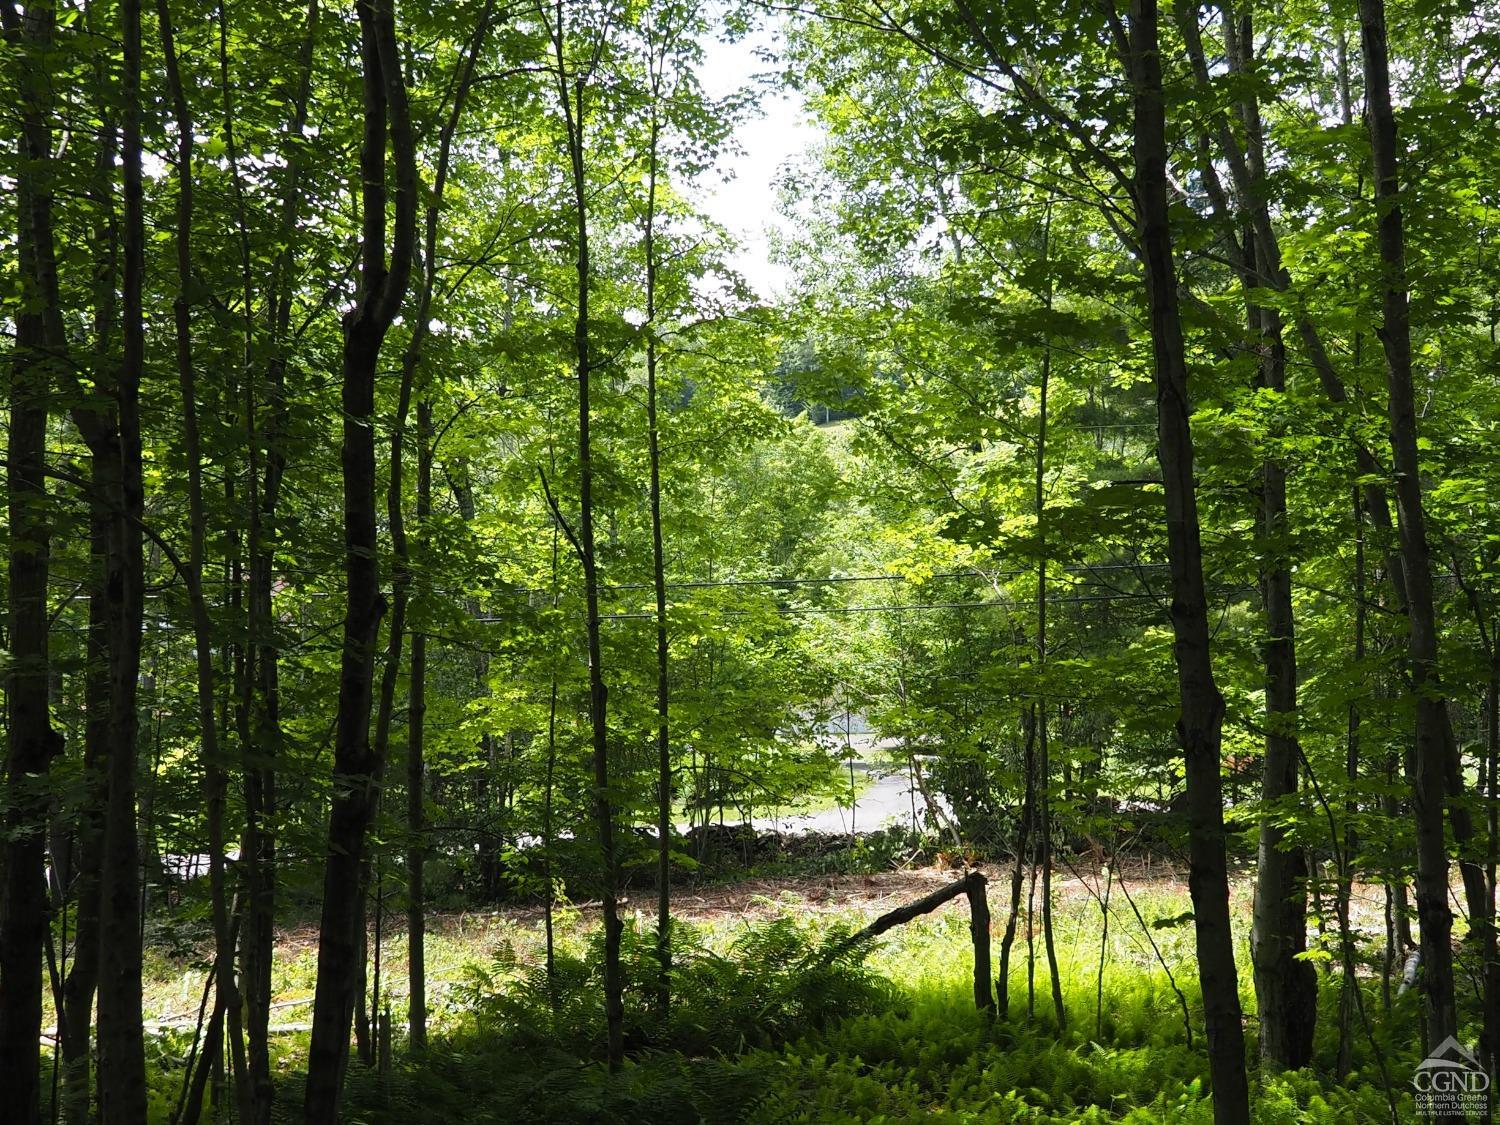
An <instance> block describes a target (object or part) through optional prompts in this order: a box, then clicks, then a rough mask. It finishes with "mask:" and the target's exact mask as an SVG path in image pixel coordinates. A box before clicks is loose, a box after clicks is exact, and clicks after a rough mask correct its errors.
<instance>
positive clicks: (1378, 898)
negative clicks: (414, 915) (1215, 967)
mask: <svg viewBox="0 0 1500 1125" xmlns="http://www.w3.org/2000/svg"><path fill="white" fill-rule="evenodd" d="M1069 868H1071V870H1069ZM985 870H986V873H987V875H988V876H989V881H990V884H989V896H990V910H991V914H992V918H993V927H994V929H995V931H996V942H997V943H998V940H999V934H1000V932H1001V931H1002V930H1003V928H1004V924H1005V918H1006V912H1007V909H1008V904H1009V893H1010V879H1011V872H1010V869H1009V866H1008V865H1007V866H1003V867H1002V866H997V865H989V866H988V867H987V868H986V869H985ZM1085 871H1086V872H1087V874H1084V872H1085ZM958 875H959V869H958V868H957V867H956V866H954V865H950V864H933V865H927V866H916V867H908V868H905V869H902V870H893V871H881V872H874V873H868V874H841V873H832V874H753V873H752V874H750V875H747V876H745V877H742V878H733V879H727V880H724V881H717V882H699V883H686V884H682V885H674V886H673V889H672V912H673V916H674V917H675V918H676V919H678V920H679V921H682V922H685V923H688V924H690V925H692V926H695V927H698V928H700V929H702V930H703V931H704V932H705V933H706V934H707V935H708V937H709V941H710V944H712V945H724V944H728V943H729V942H731V941H732V940H733V938H734V936H735V934H736V933H737V932H738V931H740V930H742V929H744V928H745V927H748V926H750V925H753V924H754V923H756V922H762V921H765V920H767V919H771V918H775V917H778V916H784V915H788V914H790V915H794V916H796V917H798V918H800V919H804V920H810V921H813V922H815V923H817V924H818V925H820V926H826V925H829V924H835V923H843V924H846V925H850V926H860V925H864V924H865V923H867V922H869V921H870V920H872V919H874V918H876V917H878V916H879V915H880V914H883V913H885V912H886V911H889V910H892V909H894V908H895V907H897V906H900V905H902V904H904V903H907V902H910V901H913V900H915V899H918V898H921V897H922V896H923V895H926V894H928V893H929V892H931V891H933V890H935V889H937V888H938V887H940V886H942V885H944V884H946V883H950V882H952V881H953V880H954V879H956V878H957V877H958ZM1106 884H1108V886H1106ZM1122 886H1123V887H1124V888H1125V889H1126V891H1128V895H1127V894H1126V893H1122V890H1121V888H1122ZM1027 889H1028V888H1027V887H1026V886H1024V885H1023V888H1022V911H1023V914H1024V912H1025V901H1026V895H1027ZM1106 892H1107V893H1108V895H1109V913H1110V925H1111V926H1112V927H1115V928H1116V937H1117V939H1120V940H1125V941H1127V942H1129V943H1130V944H1131V946H1132V948H1134V949H1135V950H1136V952H1137V953H1138V954H1149V955H1150V956H1151V958H1152V959H1153V960H1155V959H1156V957H1155V954H1154V953H1153V952H1152V950H1151V947H1150V943H1149V940H1148V939H1150V938H1154V940H1155V943H1156V945H1157V946H1159V947H1161V950H1162V955H1163V956H1167V957H1168V959H1169V961H1171V960H1172V958H1173V956H1174V955H1178V954H1182V955H1185V954H1186V950H1185V949H1180V948H1179V946H1180V945H1181V942H1180V939H1181V938H1182V937H1185V936H1187V935H1188V934H1189V933H1190V931H1191V927H1190V926H1187V925H1182V924H1180V923H1179V924H1177V925H1174V926H1162V925H1160V924H1161V923H1162V922H1163V921H1164V920H1171V919H1180V918H1181V916H1182V914H1183V913H1184V912H1185V911H1187V910H1188V909H1189V907H1190V901H1189V898H1188V885H1187V873H1186V871H1185V870H1182V869H1179V868H1177V867H1176V866H1174V865H1173V864H1172V863H1171V862H1168V861H1164V860H1162V859H1161V858H1160V857H1151V856H1141V857H1131V858H1128V859H1127V858H1125V857H1121V858H1120V861H1119V862H1118V863H1117V867H1116V871H1115V874H1114V876H1113V877H1112V878H1111V879H1108V880H1107V879H1106V878H1105V875H1104V873H1103V871H1102V869H1101V868H1100V867H1099V866H1098V863H1097V862H1096V861H1094V860H1091V859H1090V858H1089V857H1086V856H1072V857H1060V863H1059V869H1058V871H1057V872H1056V873H1055V874H1054V877H1053V901H1054V904H1055V905H1054V914H1055V917H1056V919H1057V922H1056V926H1057V932H1058V940H1059V943H1060V946H1061V947H1064V948H1065V949H1066V950H1069V951H1071V952H1072V954H1073V955H1075V956H1077V957H1081V956H1083V955H1084V954H1085V953H1087V952H1088V950H1086V949H1084V948H1083V946H1084V945H1086V944H1088V941H1087V940H1086V939H1088V938H1089V937H1090V935H1094V936H1095V940H1094V941H1093V944H1094V945H1097V938H1096V935H1097V934H1098V933H1099V931H1100V930H1101V929H1102V927H1101V921H1102V918H1103V912H1102V910H1101V899H1102V898H1103V897H1104V896H1105V894H1106ZM1252 895H1253V884H1252V883H1251V882H1250V880H1249V878H1248V877H1240V878H1237V879H1235V881H1234V882H1233V884H1232V891H1231V897H1232V900H1233V901H1232V906H1233V908H1234V911H1235V914H1236V916H1237V917H1238V918H1240V919H1244V920H1248V917H1249V910H1250V904H1251V898H1252ZM1132 903H1133V904H1134V906H1133V907H1132ZM623 907H624V912H625V914H626V917H627V918H630V917H634V918H635V919H636V921H637V923H638V924H639V925H640V926H641V927H642V928H647V927H649V926H650V925H652V924H653V923H652V919H654V917H655V909H656V900H655V892H654V890H652V889H651V888H649V887H648V888H644V889H641V890H637V891H635V892H631V891H627V893H626V896H625V900H624V903H623ZM598 909H599V904H598V902H597V901H593V902H589V901H581V902H571V903H566V904H562V905H560V906H559V907H558V908H557V910H556V913H555V921H556V925H557V932H558V933H559V934H560V935H567V936H570V937H573V938H577V937H579V936H581V935H582V934H585V933H588V932H591V931H592V930H593V929H594V928H595V926H596V923H597V917H598V914H597V912H598ZM1038 911H1039V908H1038ZM1136 911H1139V912H1140V918H1139V919H1137V918H1136V917H1135V914H1136ZM1383 911H1384V901H1383V892H1382V889H1381V888H1380V887H1379V886H1375V885H1370V886H1365V885H1359V886H1356V888H1355V890H1354V895H1353V900H1352V909H1351V915H1352V921H1353V924H1354V926H1355V928H1356V929H1358V930H1361V931H1363V932H1364V934H1365V935H1366V936H1367V937H1373V936H1374V935H1379V934H1382V933H1383V932H1384V928H1385V924H1384V920H1383ZM1332 914H1333V911H1332V906H1331V904H1329V909H1328V910H1327V911H1326V917H1325V921H1328V922H1329V923H1330V924H1331V916H1332ZM947 915H955V916H960V917H962V918H964V919H965V920H967V917H968V908H967V906H966V904H965V902H964V900H963V899H962V898H958V899H955V900H953V901H950V902H948V903H946V904H945V905H943V906H941V907H939V908H938V910H937V911H935V912H934V913H933V915H932V917H931V919H929V921H935V920H937V919H940V918H942V917H944V916H947ZM544 918H545V911H544V908H543V907H542V906H541V905H540V904H523V905H509V906H496V907H493V908H491V909H487V910H486V909H470V910H460V911H446V912H434V913H432V914H430V915H429V916H428V919H427V934H428V936H427V969H428V982H429V983H428V991H429V997H430V998H432V999H433V1000H434V1002H435V1006H439V1007H440V1000H441V997H442V995H443V993H444V992H445V991H446V990H447V989H448V988H449V987H450V986H452V985H453V984H455V983H457V982H459V981H461V980H462V979H464V978H465V977H466V976H467V974H468V970H469V969H471V968H473V967H475V966H480V965H483V964H484V963H486V962H488V961H489V960H491V959H492V958H493V957H494V956H495V955H496V954H497V953H503V954H504V955H505V956H514V957H515V958H516V959H517V960H519V961H522V962H536V961H540V959H541V956H542V951H543V948H544V942H545V937H544V935H545V928H544ZM403 921H404V919H403V918H402V917H401V915H400V913H399V907H397V908H396V910H395V911H393V916H387V917H386V919H385V921H384V925H383V933H382V934H381V935H380V941H381V958H380V960H381V969H380V971H381V977H382V983H381V989H382V994H383V995H384V996H385V997H386V998H387V1000H388V1001H389V1002H390V1004H391V1007H392V1009H393V1010H394V1011H398V1012H399V1011H402V1010H404V1006H405V999H406V993H407V982H406V973H407V960H406V935H405V929H404V926H403V925H402V922H403ZM1153 924H1155V925H1154V926H1153ZM1039 925H1040V923H1039V922H1038V927H1039ZM1143 925H1144V927H1145V928H1143ZM1026 932H1027V931H1026V926H1025V922H1024V919H1023V921H1022V923H1021V925H1020V927H1019V930H1018V941H1019V942H1021V943H1022V944H1024V942H1025V938H1026ZM374 936H375V935H374V934H373V932H372V935H371V940H372V942H373V940H374ZM1034 936H1039V931H1038V933H1037V934H1036V935H1034ZM317 940H318V933H317V923H316V920H315V919H309V920H306V921H303V922H300V923H299V924H296V925H293V926H289V927H284V928H282V929H281V930H279V931H278V933H277V938H276V960H275V968H274V970H273V992H274V996H273V1002H274V1004H275V1005H276V1008H275V1013H276V1014H275V1015H273V1023H274V1024H275V1025H276V1026H278V1027H281V1028H283V1029H284V1030H285V1031H288V1032H294V1031H302V1030H305V1026H304V1023H305V1020H306V1019H307V1018H308V1011H307V1009H308V1006H309V1005H310V1004H311V1002H312V997H313V986H314V983H315V980H316V969H317ZM208 953H209V951H208V950H207V949H206V948H205V949H198V950H195V951H192V952H191V953H189V952H188V951H186V950H183V949H177V950H169V949H164V948H162V947H160V946H158V947H156V948H153V949H151V950H149V951H148V957H147V964H146V966H145V981H144V987H145V1009H144V1014H145V1017H146V1019H147V1021H148V1023H149V1024H151V1025H152V1026H154V1027H157V1028H161V1027H167V1026H173V1027H184V1026H187V1027H190V1026H191V1024H192V1023H193V1022H195V1020H196V1016H197V1010H198V1005H199V1002H200V1001H201V998H202V986H203V980H204V975H203V968H202V966H203V964H204V963H205V961H206V958H207V956H208ZM1094 953H1097V950H1095V951H1094ZM1182 964H1183V965H1184V966H1185V967H1186V966H1190V964H1191V960H1190V958H1189V957H1186V956H1183V958H1182ZM1398 972H1399V969H1398Z"/></svg>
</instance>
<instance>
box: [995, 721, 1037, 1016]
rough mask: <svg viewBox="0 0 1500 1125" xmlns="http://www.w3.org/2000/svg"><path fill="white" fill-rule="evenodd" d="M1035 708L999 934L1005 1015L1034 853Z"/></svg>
mask: <svg viewBox="0 0 1500 1125" xmlns="http://www.w3.org/2000/svg"><path fill="white" fill-rule="evenodd" d="M1036 724H1037V718H1036V708H1035V707H1034V706H1033V708H1032V710H1031V713H1030V715H1029V716H1028V718H1027V722H1026V748H1025V750H1024V751H1023V752H1022V755H1021V758H1022V769H1023V770H1024V772H1025V781H1024V795H1023V796H1022V798H1021V823H1020V826H1019V828H1018V829H1017V832H1016V862H1015V865H1014V866H1013V867H1012V868H1011V872H1010V910H1009V911H1008V912H1007V913H1006V915H1005V932H1004V933H1003V934H1002V935H1001V936H1000V974H999V976H998V978H997V979H996V982H995V999H996V1014H997V1015H998V1016H999V1017H1000V1018H1001V1019H1004V1018H1005V1017H1006V1016H1007V1015H1009V1014H1010V952H1011V948H1012V946H1013V945H1014V944H1015V940H1016V923H1017V921H1018V920H1019V918H1020V916H1021V887H1022V885H1023V884H1024V882H1025V877H1026V864H1027V861H1028V857H1029V856H1030V855H1031V819H1032V815H1033V811H1034V798H1035V794H1036V769H1035V762H1034V761H1033V759H1032V754H1033V752H1034V749H1035V747H1036Z"/></svg>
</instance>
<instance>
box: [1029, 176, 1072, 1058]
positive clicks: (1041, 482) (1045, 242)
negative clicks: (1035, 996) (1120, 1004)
mask: <svg viewBox="0 0 1500 1125" xmlns="http://www.w3.org/2000/svg"><path fill="white" fill-rule="evenodd" d="M1051 242H1052V206H1051V203H1050V202H1049V203H1048V206H1047V217H1046V222H1045V226H1044V228H1043V231H1042V262H1043V265H1044V266H1045V265H1046V261H1047V258H1048V256H1049V254H1050V251H1051ZM1044 306H1045V308H1046V312H1047V314H1048V315H1049V316H1050V315H1051V313H1052V282H1051V274H1050V273H1049V274H1048V281H1047V292H1046V294H1045V295H1044ZM1051 381H1052V336H1051V332H1050V326H1049V330H1048V333H1047V336H1046V339H1045V340H1044V342H1043V351H1042V372H1041V383H1040V386H1039V387H1038V392H1039V393H1038V410H1037V439H1036V495H1035V506H1036V559H1037V562H1036V662H1037V670H1038V672H1039V673H1041V675H1042V677H1043V679H1042V682H1041V686H1040V695H1041V698H1040V699H1039V700H1038V702H1037V751H1038V753H1037V765H1038V769H1039V771H1040V773H1041V777H1040V779H1039V781H1038V785H1037V797H1038V804H1039V805H1040V810H1041V815H1040V817H1039V820H1040V824H1039V825H1038V827H1039V829H1040V835H1041V845H1042V944H1043V946H1044V947H1045V948H1046V951H1047V974H1048V977H1049V978H1050V980H1051V982H1052V1008H1053V1011H1055V1012H1056V1013H1057V1026H1058V1028H1059V1029H1062V1028H1065V1027H1067V1025H1068V1013H1067V1009H1066V1008H1064V1007H1063V995H1062V976H1061V975H1060V974H1059V973H1058V970H1057V946H1056V943H1055V942H1054V940H1053V934H1052V749H1051V743H1050V742H1049V740H1048V737H1047V735H1048V731H1047V717H1048V707H1047V696H1046V680H1045V675H1046V667H1047V521H1046V513H1047V490H1046V471H1047V421H1048V419H1047V391H1048V389H1049V385H1050V383H1051Z"/></svg>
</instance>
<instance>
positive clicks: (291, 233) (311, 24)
mask: <svg viewBox="0 0 1500 1125" xmlns="http://www.w3.org/2000/svg"><path fill="white" fill-rule="evenodd" d="M319 14H320V0H308V2H307V15H306V19H305V24H304V30H303V35H302V41H301V45H300V48H299V57H298V79H297V89H296V93H295V97H294V101H293V107H292V119H291V121H290V123H289V128H288V135H289V136H290V137H291V138H292V140H293V142H294V143H293V144H292V145H291V147H290V152H289V155H288V157H287V165H286V170H285V173H284V177H285V178H284V180H283V183H282V189H281V201H280V202H281V214H280V231H279V240H280V250H279V252H278V253H277V256H276V261H275V266H274V269H273V271H272V283H271V293H270V306H271V312H270V316H269V320H270V328H271V345H270V353H271V354H270V356H269V358H268V359H267V361H266V377H265V386H266V393H265V396H264V397H265V399H266V401H265V403H264V409H262V410H259V411H257V410H256V409H255V405H256V401H257V399H258V398H259V397H260V396H258V395H257V394H256V392H255V386H256V383H255V380H254V378H253V376H252V375H251V372H252V370H253V365H252V362H251V353H250V346H249V345H250V343H251V337H250V330H249V326H248V324H247V331H246V355H245V370H246V393H245V398H246V411H245V424H246V432H247V445H248V447H249V449H250V465H249V474H248V475H249V479H250V489H249V491H250V495H249V499H248V507H249V530H248V534H247V537H246V539H247V553H248V556H249V575H248V577H249V582H248V587H247V598H246V605H245V613H246V616H245V622H246V643H245V661H246V663H247V665H248V667H247V668H246V669H245V683H244V684H243V686H242V699H243V704H242V707H243V709H244V718H243V719H242V728H243V729H242V733H241V739H240V744H241V751H242V754H243V756H244V764H243V773H244V796H245V830H244V839H243V842H242V846H241V849H240V853H241V854H240V858H241V865H242V868H243V871H244V884H245V915H244V917H245V921H244V923H243V925H242V927H241V938H240V949H241V972H242V982H243V985H244V1008H245V1020H244V1023H245V1027H244V1036H245V1039H246V1048H247V1049H246V1059H245V1063H246V1069H247V1072H248V1074H249V1082H250V1090H251V1098H252V1101H253V1106H252V1110H251V1113H252V1117H251V1119H250V1120H251V1125H270V1121H271V1111H272V1106H273V1102H274V1099H275V1082H274V1078H273V1075H272V1071H271V1052H270V1032H269V1027H270V1015H271V964H272V960H273V957H274V946H275V924H276V837H275V822H276V761H277V759H278V758H279V757H280V754H281V746H282V730H281V700H280V671H279V660H280V649H279V646H278V644H277V642H276V636H275V633H276V623H275V617H274V615H273V613H272V604H271V603H272V590H273V585H274V580H275V556H276V538H277V535H276V514H277V509H278V506H279V502H280V496H281V483H282V480H283V479H284V476H285V473H286V466H287V455H286V443H285V442H284V441H283V440H282V435H283V434H284V433H285V430H286V426H287V405H286V368H287V352H288V348H289V346H290V344H289V339H288V337H289V334H290V326H291V313H292V302H293V292H292V291H293V287H294V285H295V278H294V277H293V271H294V268H295V264H296V257H297V248H296V242H297V237H296V236H297V226H298V216H299V214H300V212H301V210H302V203H303V201H302V173H303V163H304V155H303V147H302V145H301V144H300V143H295V142H300V141H301V140H302V138H303V137H304V135H305V133H306V129H307V119H308V105H309V102H310V100H311V95H312V68H313V52H314V47H315V45H316V42H317V35H318V22H319ZM228 40H229V29H228V12H227V10H226V6H225V5H223V4H221V5H220V6H219V68H220V84H221V86H222V89H223V94H224V133H225V136H226V138H228V141H229V145H230V152H231V154H233V153H234V151H235V132H234V114H233V110H232V105H231V98H230V91H231V90H232V89H233V86H232V83H231V81H230V72H229V49H228ZM235 183H236V191H237V199H239V195H238V187H239V181H238V179H237V178H236V181H235ZM241 217H242V220H243V215H242V216H241ZM242 253H243V250H242ZM247 270H248V263H247ZM246 286H247V290H246V302H247V308H248V306H249V303H250V302H249V288H248V287H249V278H248V276H247V278H246ZM258 417H260V418H263V419H264V429H263V431H262V439H263V441H264V444H265V459H264V468H263V469H262V468H261V466H260V464H259V463H258V462H259V460H260V458H259V456H258V449H257V436H256V433H255V428H256V423H257V418H258ZM238 1053H239V1052H238V1050H237V1049H236V1051H235V1054H236V1055H238Z"/></svg>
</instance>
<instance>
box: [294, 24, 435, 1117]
mask: <svg viewBox="0 0 1500 1125" xmlns="http://www.w3.org/2000/svg"><path fill="white" fill-rule="evenodd" d="M357 8H358V14H359V28H360V56H361V64H362V71H363V94H364V141H363V145H362V148H361V151H360V171H361V179H362V184H363V188H362V191H363V201H364V207H363V219H364V227H363V230H362V232H361V236H360V243H361V256H362V266H361V281H360V293H359V298H358V300H357V301H356V303H355V306H354V308H353V309H351V310H350V311H349V313H348V314H346V316H345V320H344V350H343V388H342V401H343V410H344V437H343V448H342V453H341V461H342V468H343V482H344V537H345V544H346V554H345V564H344V571H345V582H346V589H347V605H346V610H345V615H344V641H343V656H342V661H341V666H340V674H339V697H338V722H337V726H336V731H335V736H334V767H333V807H332V809H331V811H330V814H329V821H328V853H327V856H326V857H325V861H324V876H323V910H322V917H321V920H320V924H319V941H318V982H317V990H316V996H315V999H314V1002H313V1021H312V1022H313V1028H312V1041H311V1044H310V1046H309V1049H308V1067H307V1087H306V1093H305V1097H304V1102H303V1109H304V1116H305V1119H306V1121H307V1123H308V1125H329V1123H335V1122H337V1121H338V1113H339V1094H340V1089H341V1086H342V1079H343V1071H344V1064H345V1060H346V1059H347V1057H348V1050H349V1021H350V1017H351V1016H352V1015H353V1009H354V1000H355V996H354V983H355V978H356V974H357V970H358V961H359V948H360V942H359V933H358V927H359V923H360V921H361V918H362V914H361V911H360V909H359V883H360V879H359V871H360V866H361V864H362V863H363V861H364V857H365V842H366V841H365V837H366V833H367V832H368V830H369V828H370V824H371V822H372V821H373V819H374V816H375V810H376V805H377V789H376V779H377V778H378V777H379V776H380V774H381V771H382V767H383V763H382V762H381V761H380V760H379V759H378V758H377V757H376V755H375V752H374V750H373V748H372V745H371V742H370V705H371V702H372V698H371V697H372V695H373V687H374V662H375V644H376V634H377V631H378V629H379V625H380V618H381V616H382V615H383V614H384V611H385V605H384V600H383V599H382V597H381V595H380V574H379V564H378V560H377V547H378V544H377V540H376V515H375V513H376V503H375V437H374V413H375V370H376V366H377V364H378V362H379V359H380V349H381V344H382V343H383V342H384V340H385V335H386V331H387V330H388V329H389V328H390V325H391V322H392V321H393V320H394V319H395V316H396V312H397V310H398V309H399V308H400V306H401V302H402V300H403V299H404V298H405V295H406V290H407V286H408V283H409V282H410V280H411V270H412V252H413V249H414V247H413V243H414V240H415V235H416V214H417V200H416V195H417V175H416V150H415V145H414V143H413V139H412V133H411V124H410V121H409V119H408V116H407V101H406V85H405V82H404V81H403V79H402V75H401V62H400V47H399V44H398V42H397V38H396V21H395V14H394V11H393V9H392V5H391V0H360V2H359V3H358V5H357ZM388 124H389V131H390V139H391V148H392V150H393V155H394V166H395V184H396V190H395V204H396V206H395V227H394V232H393V234H392V237H391V260H390V266H389V269H387V265H386V239H387V232H386V192H385V182H386V131H387V125H388Z"/></svg>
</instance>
